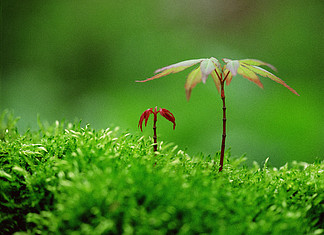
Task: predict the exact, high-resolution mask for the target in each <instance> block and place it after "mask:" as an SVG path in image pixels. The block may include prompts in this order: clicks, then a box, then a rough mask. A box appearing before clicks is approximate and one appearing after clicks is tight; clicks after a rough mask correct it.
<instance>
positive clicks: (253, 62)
mask: <svg viewBox="0 0 324 235" xmlns="http://www.w3.org/2000/svg"><path fill="white" fill-rule="evenodd" d="M239 62H240V64H242V63H244V64H246V65H253V66H260V65H265V66H268V67H269V68H271V69H272V70H274V71H277V69H276V68H275V67H274V66H273V65H272V64H269V63H266V62H263V61H261V60H255V59H244V60H239Z"/></svg>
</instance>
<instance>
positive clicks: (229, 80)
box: [224, 68, 233, 86]
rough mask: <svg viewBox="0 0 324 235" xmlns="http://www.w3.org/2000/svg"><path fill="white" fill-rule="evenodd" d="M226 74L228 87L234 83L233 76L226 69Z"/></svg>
mask: <svg viewBox="0 0 324 235" xmlns="http://www.w3.org/2000/svg"><path fill="white" fill-rule="evenodd" d="M224 74H225V76H226V75H227V77H226V85H227V86H228V85H229V84H230V83H231V81H232V78H233V74H232V73H231V72H230V71H229V70H228V69H226V68H225V69H224Z"/></svg>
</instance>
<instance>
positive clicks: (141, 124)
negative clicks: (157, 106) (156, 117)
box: [138, 108, 153, 131]
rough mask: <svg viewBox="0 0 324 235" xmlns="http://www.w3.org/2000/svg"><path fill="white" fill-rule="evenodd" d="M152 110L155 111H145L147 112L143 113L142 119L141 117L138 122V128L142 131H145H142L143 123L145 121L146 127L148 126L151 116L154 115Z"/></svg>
mask: <svg viewBox="0 0 324 235" xmlns="http://www.w3.org/2000/svg"><path fill="white" fill-rule="evenodd" d="M152 110H153V108H150V109H147V110H145V111H144V112H143V113H142V115H141V117H140V120H139V122H138V127H140V128H141V131H143V129H142V126H143V121H144V120H145V126H146V124H147V121H148V118H149V116H150V114H152V113H153V111H152Z"/></svg>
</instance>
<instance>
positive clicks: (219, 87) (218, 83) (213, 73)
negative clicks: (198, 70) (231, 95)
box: [211, 70, 221, 93]
mask: <svg viewBox="0 0 324 235" xmlns="http://www.w3.org/2000/svg"><path fill="white" fill-rule="evenodd" d="M217 72H219V71H217ZM218 74H220V73H218ZM211 76H212V78H213V80H214V83H215V85H216V88H217V90H218V92H219V93H220V89H221V84H220V81H219V78H218V76H217V74H216V72H215V70H214V71H213V72H212V73H211Z"/></svg>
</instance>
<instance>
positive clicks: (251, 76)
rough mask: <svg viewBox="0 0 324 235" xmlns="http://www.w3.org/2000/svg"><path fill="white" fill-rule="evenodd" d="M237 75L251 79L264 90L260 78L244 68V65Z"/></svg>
mask: <svg viewBox="0 0 324 235" xmlns="http://www.w3.org/2000/svg"><path fill="white" fill-rule="evenodd" d="M237 73H238V74H240V75H242V76H243V77H245V78H247V79H249V80H250V81H251V82H254V83H255V84H257V85H258V86H259V87H261V88H263V85H262V83H261V82H260V79H259V77H258V76H257V75H256V74H255V73H254V72H253V71H251V70H250V69H248V68H246V67H244V66H243V65H240V67H239V68H238V70H237Z"/></svg>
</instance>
